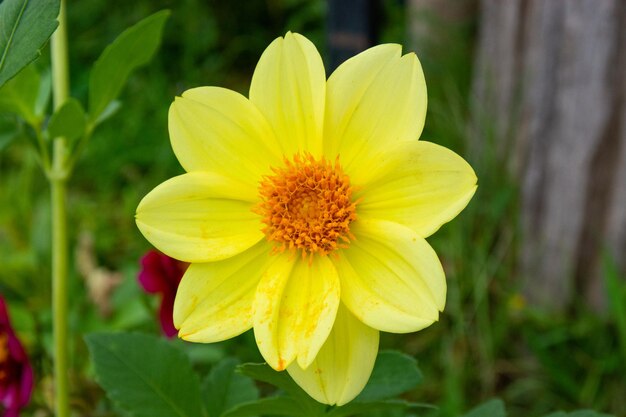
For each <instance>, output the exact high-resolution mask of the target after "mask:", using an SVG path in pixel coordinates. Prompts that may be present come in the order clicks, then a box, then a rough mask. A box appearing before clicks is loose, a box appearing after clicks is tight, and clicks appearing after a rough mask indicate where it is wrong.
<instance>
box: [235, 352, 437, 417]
mask: <svg viewBox="0 0 626 417" xmlns="http://www.w3.org/2000/svg"><path fill="white" fill-rule="evenodd" d="M239 370H240V372H242V373H243V374H245V375H247V376H249V377H251V378H253V379H256V380H259V381H263V382H266V383H269V384H272V385H274V386H276V387H278V388H280V389H281V390H282V391H283V392H284V393H285V394H286V395H287V396H279V397H270V398H264V399H261V400H258V401H254V402H250V403H246V404H242V405H240V406H239V407H236V408H233V409H232V410H230V411H229V412H228V413H227V414H226V415H225V416H224V417H226V416H228V417H235V416H237V417H245V416H253V415H256V414H265V413H267V414H278V415H297V416H303V417H320V416H327V417H348V416H356V415H361V414H363V413H366V412H367V413H371V412H373V411H382V412H385V413H388V412H392V411H394V410H402V411H404V410H411V409H419V408H434V407H433V406H431V405H429V404H420V403H414V402H410V401H404V400H398V399H395V398H393V397H395V396H397V395H400V394H403V393H405V392H406V391H409V390H411V389H413V388H415V386H416V385H417V384H418V383H419V382H420V381H421V380H422V374H421V372H420V371H419V369H418V368H417V362H416V361H415V359H413V358H411V357H409V356H407V355H404V354H402V353H400V352H392V351H388V352H381V353H379V355H378V357H377V358H376V365H375V367H374V370H373V372H372V376H371V377H370V379H369V381H368V382H367V385H366V386H365V388H364V389H363V392H362V393H361V394H360V395H359V396H358V397H357V398H356V399H355V400H354V401H352V402H350V403H348V404H346V405H343V406H341V407H327V406H324V405H323V404H320V403H318V402H317V401H315V400H313V399H312V398H311V397H309V396H308V395H307V394H306V393H305V392H304V391H303V390H302V388H300V387H299V386H298V385H297V384H296V383H295V382H294V381H293V380H292V379H291V378H290V377H289V374H288V373H286V372H276V371H274V370H273V369H272V368H270V367H269V366H268V365H265V364H244V365H241V366H240V367H239ZM274 409H277V410H280V412H279V413H275V412H273V410H274ZM270 411H271V412H270Z"/></svg>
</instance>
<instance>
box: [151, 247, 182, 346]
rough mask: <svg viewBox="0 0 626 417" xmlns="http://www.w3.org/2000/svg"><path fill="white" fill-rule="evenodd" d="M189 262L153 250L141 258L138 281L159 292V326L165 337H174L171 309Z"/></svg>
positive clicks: (152, 290)
mask: <svg viewBox="0 0 626 417" xmlns="http://www.w3.org/2000/svg"><path fill="white" fill-rule="evenodd" d="M188 265H189V264H187V263H185V262H181V261H177V260H176V259H174V258H170V257H169V256H167V255H164V254H162V253H160V252H157V251H155V250H150V251H148V252H147V253H146V254H145V255H144V256H143V258H141V271H139V283H140V284H141V286H142V287H143V289H144V290H146V292H148V293H152V294H159V293H160V294H161V296H162V300H161V307H160V309H159V318H160V320H161V328H162V329H163V333H165V335H166V336H167V337H174V336H175V335H176V333H178V331H177V330H176V328H175V327H174V319H173V317H172V316H173V311H174V298H175V297H176V290H177V289H178V284H179V283H180V279H181V278H182V277H183V274H184V273H185V271H186V270H187V266H188Z"/></svg>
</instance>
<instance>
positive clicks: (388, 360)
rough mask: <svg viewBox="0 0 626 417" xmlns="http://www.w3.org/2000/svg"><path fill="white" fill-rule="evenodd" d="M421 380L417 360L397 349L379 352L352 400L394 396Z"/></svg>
mask: <svg viewBox="0 0 626 417" xmlns="http://www.w3.org/2000/svg"><path fill="white" fill-rule="evenodd" d="M421 381H422V373H421V372H420V370H419V369H418V367H417V361H416V360H415V359H414V358H412V357H411V356H408V355H405V354H404V353H401V352H397V351H386V352H380V353H379V354H378V357H377V358H376V364H375V365H374V370H373V371H372V376H370V379H369V381H368V382H367V385H366V386H365V388H364V389H363V391H362V392H361V393H360V394H359V396H358V397H356V398H355V400H354V401H361V402H365V401H376V400H382V399H387V398H391V397H395V396H396V395H400V394H402V393H404V392H407V391H409V390H410V389H412V388H414V387H415V386H416V385H417V384H419V383H420V382H421Z"/></svg>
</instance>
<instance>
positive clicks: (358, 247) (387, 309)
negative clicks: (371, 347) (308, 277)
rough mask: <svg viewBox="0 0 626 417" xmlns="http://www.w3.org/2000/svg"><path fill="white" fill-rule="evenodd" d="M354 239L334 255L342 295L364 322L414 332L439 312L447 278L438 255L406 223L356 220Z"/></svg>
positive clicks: (389, 330) (444, 294) (443, 301)
mask: <svg viewBox="0 0 626 417" xmlns="http://www.w3.org/2000/svg"><path fill="white" fill-rule="evenodd" d="M351 231H352V233H354V235H355V237H356V240H354V241H352V242H351V243H350V247H349V248H347V249H345V250H343V251H342V253H341V254H340V256H339V258H338V259H336V260H333V262H334V264H335V267H336V268H337V272H338V273H339V277H340V279H341V300H342V301H343V302H344V303H345V304H346V306H347V307H348V308H349V309H350V311H352V313H353V314H354V315H355V316H356V317H357V318H358V319H359V320H361V321H363V322H364V323H365V324H367V325H368V326H370V327H373V328H375V329H378V330H382V331H386V332H393V333H408V332H414V331H417V330H420V329H423V328H424V327H427V326H429V325H431V324H432V323H433V322H434V321H436V320H437V319H438V317H439V311H441V310H443V307H444V305H445V300H446V280H445V276H444V272H443V268H442V266H441V263H440V262H439V259H438V258H437V254H436V253H435V251H434V250H433V249H432V248H431V247H430V245H429V244H428V243H427V242H426V241H425V240H424V239H423V238H421V237H420V236H419V235H417V234H416V233H415V232H414V231H412V230H411V229H409V228H408V227H406V226H402V225H400V224H397V223H392V222H385V221H366V220H361V219H359V220H357V221H355V222H354V223H353V224H352V227H351Z"/></svg>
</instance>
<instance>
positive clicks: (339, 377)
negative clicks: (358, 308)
mask: <svg viewBox="0 0 626 417" xmlns="http://www.w3.org/2000/svg"><path fill="white" fill-rule="evenodd" d="M377 352H378V331H376V330H374V329H372V328H371V327H368V326H366V325H365V324H363V323H361V322H360V321H359V320H357V318H356V317H354V316H353V315H352V314H351V313H350V312H349V311H348V309H347V308H345V307H344V306H343V304H342V305H341V306H340V307H339V310H338V311H337V319H336V320H335V325H334V326H333V330H332V331H331V332H330V335H329V336H328V339H327V340H326V343H324V345H323V346H322V348H321V349H320V351H319V353H318V354H317V357H316V358H315V361H313V363H312V364H311V365H310V366H309V367H308V368H306V369H302V368H301V367H300V366H299V365H298V364H297V363H293V364H292V365H290V366H289V367H288V368H287V372H289V375H291V377H292V378H293V380H294V381H295V382H296V383H297V384H298V385H300V387H302V389H303V390H305V391H306V392H307V393H308V394H309V395H310V396H311V397H313V398H314V399H315V400H317V401H319V402H321V403H325V404H331V405H335V404H336V405H344V404H346V403H348V402H350V401H352V400H353V399H354V398H355V397H356V396H357V395H359V393H360V392H361V391H362V390H363V388H364V387H365V384H367V381H368V379H369V377H370V375H371V373H372V369H373V368H374V362H376V354H377Z"/></svg>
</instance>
